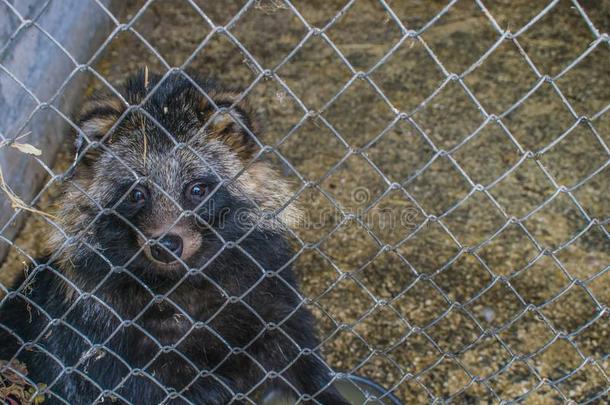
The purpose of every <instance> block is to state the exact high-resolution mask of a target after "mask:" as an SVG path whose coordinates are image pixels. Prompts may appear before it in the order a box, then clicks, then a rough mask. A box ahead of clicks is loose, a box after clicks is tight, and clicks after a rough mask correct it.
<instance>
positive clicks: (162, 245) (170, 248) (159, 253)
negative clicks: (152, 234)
mask: <svg viewBox="0 0 610 405" xmlns="http://www.w3.org/2000/svg"><path fill="white" fill-rule="evenodd" d="M169 252H172V253H173V254H174V255H175V256H174V255H172V254H171V253H169ZM150 253H151V254H152V257H154V258H155V259H156V260H158V261H160V262H163V263H171V262H173V261H175V260H176V257H180V256H181V255H182V238H181V237H180V236H178V235H174V234H169V235H166V236H164V237H163V238H161V239H159V240H158V241H157V243H155V244H154V245H152V246H151V247H150Z"/></svg>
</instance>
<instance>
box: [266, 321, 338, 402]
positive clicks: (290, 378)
mask: <svg viewBox="0 0 610 405" xmlns="http://www.w3.org/2000/svg"><path fill="white" fill-rule="evenodd" d="M295 343H297V344H298V345H299V346H300V347H301V349H299V348H298V347H297V346H296V345H295ZM312 343H314V344H312ZM316 343H317V342H316V340H315V337H314V336H313V333H309V332H304V333H302V334H301V335H300V336H298V337H293V338H292V339H289V338H288V337H287V336H286V335H285V334H283V333H282V332H274V333H273V335H271V333H269V332H268V333H266V334H265V337H264V339H263V343H261V344H260V345H258V347H257V352H258V353H259V356H257V357H259V361H260V362H261V364H262V365H263V367H265V369H266V370H268V371H269V372H270V371H274V372H276V373H277V374H278V376H277V377H276V378H275V379H274V380H275V381H274V382H271V383H270V388H271V389H273V390H278V389H279V390H281V391H283V392H284V393H286V394H288V395H289V396H296V397H297V398H299V397H303V396H305V395H307V396H309V397H311V400H309V401H301V402H304V403H314V404H315V403H318V404H323V405H349V403H348V402H347V401H345V399H343V397H342V396H341V395H340V394H339V392H338V391H337V389H336V388H335V387H333V386H332V384H331V380H332V378H331V373H332V370H331V369H330V368H329V367H328V366H327V365H326V364H325V363H324V361H323V360H322V359H321V358H320V357H319V356H318V355H317V354H316V353H315V352H314V351H312V350H311V349H308V348H309V347H315V345H316ZM295 389H296V391H297V392H295Z"/></svg>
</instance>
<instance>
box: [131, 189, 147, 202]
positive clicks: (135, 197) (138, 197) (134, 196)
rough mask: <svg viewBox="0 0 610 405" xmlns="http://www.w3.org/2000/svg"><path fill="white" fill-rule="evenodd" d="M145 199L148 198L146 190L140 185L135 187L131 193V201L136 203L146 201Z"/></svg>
mask: <svg viewBox="0 0 610 405" xmlns="http://www.w3.org/2000/svg"><path fill="white" fill-rule="evenodd" d="M144 200H146V192H145V191H144V190H143V189H142V188H140V187H136V188H134V189H133V190H131V193H129V201H131V202H132V203H134V204H140V203H142V202H144Z"/></svg>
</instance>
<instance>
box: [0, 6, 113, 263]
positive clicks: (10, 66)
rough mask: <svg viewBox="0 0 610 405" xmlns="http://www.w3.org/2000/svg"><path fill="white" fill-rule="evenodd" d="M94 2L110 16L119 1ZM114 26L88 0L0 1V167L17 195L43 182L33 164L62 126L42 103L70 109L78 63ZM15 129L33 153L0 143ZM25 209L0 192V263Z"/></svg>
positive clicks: (33, 191) (77, 89)
mask: <svg viewBox="0 0 610 405" xmlns="http://www.w3.org/2000/svg"><path fill="white" fill-rule="evenodd" d="M99 3H101V4H104V5H105V6H107V7H108V8H109V9H110V10H111V11H112V13H113V14H114V15H117V13H118V12H120V9H121V8H122V7H121V3H122V2H121V1H114V2H113V1H112V0H99ZM34 23H35V24H34ZM115 27H116V25H115V23H114V22H113V21H112V19H111V18H110V17H109V16H108V15H107V14H106V13H105V12H104V11H103V9H102V8H101V7H100V6H99V5H98V4H96V2H95V1H93V0H59V1H58V0H54V1H52V0H51V1H49V0H8V1H6V0H5V1H4V2H0V142H3V143H4V146H3V147H0V167H1V168H2V173H3V175H4V180H5V182H6V185H7V186H8V187H10V189H11V190H12V192H13V193H14V194H15V195H17V196H18V197H19V198H20V199H21V200H23V201H24V202H26V203H29V202H31V201H32V199H33V198H34V197H35V196H36V195H37V193H38V192H39V191H40V189H41V187H42V186H43V185H44V184H45V181H46V180H47V179H48V173H47V172H46V171H45V169H44V166H43V165H42V164H41V163H44V164H46V165H47V166H49V167H50V166H51V165H52V164H53V161H54V159H55V156H56V154H57V151H58V148H59V145H60V142H66V141H67V140H66V135H67V134H69V133H70V126H69V124H68V123H67V122H66V120H65V119H64V118H62V116H61V115H60V114H58V113H57V112H56V111H53V109H51V108H49V107H47V106H46V105H47V104H48V105H53V106H55V107H56V108H57V109H58V110H59V111H61V112H63V113H64V114H66V115H70V114H71V113H72V112H73V110H74V109H75V107H76V106H78V104H79V103H80V102H81V101H82V99H81V96H82V94H83V89H84V88H85V87H86V85H87V79H88V77H89V76H88V75H86V74H84V73H83V72H81V71H80V70H79V66H80V65H83V64H86V63H87V62H88V61H89V60H90V58H91V57H92V56H93V55H94V54H95V52H96V51H97V50H98V49H99V47H100V46H101V45H102V43H103V41H104V40H105V39H106V38H107V37H108V35H109V34H110V33H111V32H112V30H113V29H114V28H115ZM49 36H50V37H52V38H53V39H54V40H55V41H56V42H54V41H53V39H50V38H49ZM62 48H63V49H62ZM67 54H69V55H71V57H70V56H68V55H67ZM26 89H27V90H26ZM23 134H28V135H27V136H24V137H23V138H21V139H20V140H19V142H23V143H28V144H31V145H33V146H35V147H36V148H38V149H40V150H41V151H42V154H41V155H40V156H35V155H31V154H25V153H22V152H20V151H18V150H17V149H15V148H13V147H10V146H8V145H6V141H7V140H11V139H15V138H16V137H18V136H20V135H23ZM70 142H71V140H70ZM27 215H28V213H27V212H25V211H21V212H19V211H16V210H15V209H13V207H12V206H11V201H10V199H9V198H7V197H6V194H5V193H4V192H0V263H2V261H3V260H4V259H5V257H6V254H7V252H8V250H9V248H10V241H12V240H14V239H15V237H16V236H17V235H18V233H19V231H20V230H21V228H22V226H23V223H24V221H25V219H26V216H27Z"/></svg>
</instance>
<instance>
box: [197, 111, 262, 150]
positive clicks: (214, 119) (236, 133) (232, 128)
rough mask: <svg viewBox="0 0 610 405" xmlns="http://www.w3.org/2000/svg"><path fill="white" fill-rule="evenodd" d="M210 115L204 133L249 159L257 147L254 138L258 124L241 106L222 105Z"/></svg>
mask: <svg viewBox="0 0 610 405" xmlns="http://www.w3.org/2000/svg"><path fill="white" fill-rule="evenodd" d="M221 108H223V109H222V111H219V112H218V113H217V114H216V115H212V116H211V118H210V119H211V122H209V123H208V128H207V131H206V133H207V134H208V135H207V136H208V138H209V139H217V140H219V141H221V142H223V143H224V144H226V145H227V146H229V147H230V148H231V149H232V150H233V151H234V152H235V153H237V155H238V156H239V157H240V158H242V159H250V158H251V157H252V156H253V155H254V154H255V153H256V151H257V150H258V149H259V148H258V145H257V142H256V140H255V138H254V136H253V135H254V134H256V133H257V132H258V130H259V128H258V124H257V122H256V121H254V120H253V119H252V118H251V116H250V114H248V113H247V112H246V110H245V109H243V108H241V107H230V108H226V107H222V106H221Z"/></svg>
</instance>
